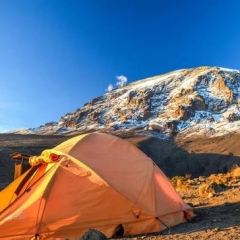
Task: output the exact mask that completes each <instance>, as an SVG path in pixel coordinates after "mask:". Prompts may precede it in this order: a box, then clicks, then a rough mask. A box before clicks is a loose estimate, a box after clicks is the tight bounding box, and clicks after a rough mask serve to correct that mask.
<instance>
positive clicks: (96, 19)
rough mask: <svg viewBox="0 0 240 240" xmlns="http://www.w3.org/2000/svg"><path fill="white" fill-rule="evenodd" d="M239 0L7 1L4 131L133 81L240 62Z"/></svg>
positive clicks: (1, 65)
mask: <svg viewBox="0 0 240 240" xmlns="http://www.w3.org/2000/svg"><path fill="white" fill-rule="evenodd" d="M239 16H240V1H238V0H229V1H219V0H216V1H215V0H194V1H191V0H171V1H170V0H75V1H74V0H0V90H1V93H0V132H3V131H8V130H13V129H18V128H25V127H38V126H39V125H42V124H45V123H46V122H50V121H58V120H59V119H60V117H61V116H64V115H65V114H66V113H68V112H74V111H75V110H76V109H77V108H79V107H81V106H83V104H84V103H86V102H88V101H90V100H91V99H92V98H94V97H97V96H100V95H103V94H104V93H106V89H107V87H108V85H109V84H112V85H115V84H116V83H117V81H118V80H117V79H116V76H121V75H123V76H126V77H127V82H128V83H130V82H133V81H136V80H139V79H143V78H146V77H151V76H154V75H159V74H163V73H166V72H169V71H172V70H177V69H182V68H192V67H198V66H221V67H227V68H234V69H240V57H239V56H240V17H239Z"/></svg>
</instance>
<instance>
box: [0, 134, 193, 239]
mask: <svg viewBox="0 0 240 240" xmlns="http://www.w3.org/2000/svg"><path fill="white" fill-rule="evenodd" d="M29 162H30V164H31V166H32V167H31V168H30V169H29V170H28V171H26V172H25V173H24V174H22V175H21V176H19V177H18V178H17V179H16V180H15V181H13V182H12V183H11V184H10V185H9V186H7V187H6V188H5V189H4V190H2V191H1V192H0V239H7V240H11V239H14V240H17V239H21V240H23V239H31V238H32V237H33V239H34V236H40V237H41V239H70V240H71V239H79V238H80V237H81V236H82V235H83V234H84V233H85V232H86V231H87V230H88V229H90V228H91V229H96V230H98V231H101V232H102V233H104V234H105V235H106V236H107V237H112V236H113V235H114V234H115V233H116V231H117V230H118V229H119V228H120V227H121V228H122V230H123V235H124V236H127V235H135V234H144V233H151V232H158V231H161V230H164V229H166V228H169V227H172V226H174V225H176V224H179V223H182V222H185V221H186V220H189V219H191V217H192V216H193V211H192V208H191V207H190V206H188V205H187V204H186V203H184V202H183V200H182V198H181V197H180V196H179V195H178V193H177V192H176V191H175V189H174V188H173V186H172V184H171V182H170V181H169V180H168V178H167V177H166V176H165V175H164V173H163V172H162V171H161V170H160V169H159V168H158V167H157V166H156V164H154V162H153V161H152V160H151V159H150V158H149V157H147V156H146V155H145V154H144V153H143V152H141V151H140V150H139V149H138V148H136V147H135V146H134V145H132V144H131V143H129V142H127V141H125V140H123V139H120V138H118V137H115V136H112V135H109V134H104V133H91V134H85V135H80V136H77V137H73V138H71V139H69V140H67V141H65V142H63V143H61V144H60V145H58V146H56V147H55V148H53V149H50V150H45V151H43V152H42V154H41V156H33V157H30V159H29Z"/></svg>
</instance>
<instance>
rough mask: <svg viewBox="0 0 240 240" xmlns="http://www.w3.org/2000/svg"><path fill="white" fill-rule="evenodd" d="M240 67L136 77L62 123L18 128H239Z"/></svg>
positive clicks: (188, 132)
mask: <svg viewBox="0 0 240 240" xmlns="http://www.w3.org/2000/svg"><path fill="white" fill-rule="evenodd" d="M239 106H240V71H238V70H232V69H226V68H219V67H199V68H193V69H183V70H178V71H174V72H170V73H167V74H164V75H159V76H155V77H151V78H147V79H143V80H139V81H135V82H132V83H130V84H128V85H126V86H124V87H122V88H118V89H114V90H112V91H111V92H108V93H106V94H104V95H103V96H100V97H97V98H95V99H92V100H91V101H90V102H88V103H86V104H85V105H84V106H83V107H81V108H79V109H77V110H76V111H75V112H74V113H67V114H66V115H65V116H63V117H61V119H60V120H59V122H58V123H54V122H52V123H47V124H45V125H44V126H40V127H38V128H33V129H25V130H21V131H16V133H37V134H76V133H84V132H91V131H96V130H97V131H102V132H110V133H119V132H120V131H124V132H128V131H129V132H132V131H133V130H134V132H135V133H142V131H144V132H145V133H147V134H149V135H153V136H158V137H160V138H168V137H169V136H175V135H176V134H179V133H180V134H182V136H184V137H187V136H196V135H204V136H208V137H211V136H221V135H224V134H228V133H229V132H234V131H239V130H238V129H239V126H240V121H239V120H240V110H239Z"/></svg>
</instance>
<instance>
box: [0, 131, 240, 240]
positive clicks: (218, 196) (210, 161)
mask: <svg viewBox="0 0 240 240" xmlns="http://www.w3.org/2000/svg"><path fill="white" fill-rule="evenodd" d="M120 136H121V137H123V138H125V139H126V140H127V141H129V142H132V143H133V144H135V145H136V146H137V147H139V148H140V149H141V150H143V151H144V152H145V153H146V154H147V155H148V156H150V157H151V158H152V159H153V160H154V161H155V162H156V163H157V164H158V165H159V166H160V167H161V169H162V170H163V171H164V172H165V173H166V174H167V175H168V177H169V178H170V179H171V180H172V182H173V184H174V186H175V188H176V190H177V191H178V192H179V194H180V195H181V196H182V198H183V199H184V201H185V202H187V203H188V204H190V205H192V206H193V208H194V212H195V214H196V217H195V218H194V219H193V220H192V221H191V222H187V223H184V224H180V225H178V226H175V227H173V228H171V229H170V230H166V231H164V232H162V233H155V234H151V235H147V236H146V235H144V236H133V237H131V238H130V237H129V238H122V239H125V240H126V239H131V240H133V239H148V240H150V239H151V240H153V239H240V170H239V168H238V166H240V146H239V145H240V142H239V141H238V139H239V137H240V136H239V135H237V134H231V135H229V136H224V137H216V138H198V139H193V138H192V139H186V138H183V137H181V136H178V137H176V138H175V139H171V140H168V141H166V140H162V139H158V138H149V137H144V136H134V137H133V136H131V135H124V134H121V135H120ZM69 137H70V136H56V135H55V136H46V135H45V136H39V135H14V134H1V135H0V190H1V189H2V188H3V187H4V186H6V185H7V184H8V183H9V182H11V181H12V179H13V169H14V161H13V160H12V159H11V157H10V154H12V153H13V152H22V153H25V154H29V155H38V154H40V153H41V151H42V150H44V149H47V148H52V147H54V146H56V145H58V144H59V143H61V142H62V141H64V140H66V139H68V138H69ZM233 169H234V170H233Z"/></svg>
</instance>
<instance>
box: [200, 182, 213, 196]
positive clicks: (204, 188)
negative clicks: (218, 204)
mask: <svg viewBox="0 0 240 240" xmlns="http://www.w3.org/2000/svg"><path fill="white" fill-rule="evenodd" d="M198 194H199V196H200V197H208V196H210V194H215V190H214V188H213V187H212V186H211V184H209V183H204V184H202V185H201V186H199V188H198Z"/></svg>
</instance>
